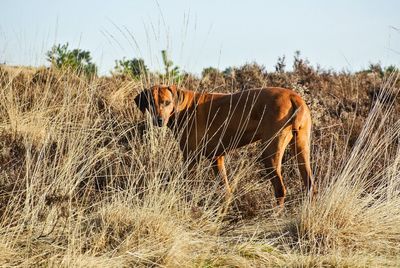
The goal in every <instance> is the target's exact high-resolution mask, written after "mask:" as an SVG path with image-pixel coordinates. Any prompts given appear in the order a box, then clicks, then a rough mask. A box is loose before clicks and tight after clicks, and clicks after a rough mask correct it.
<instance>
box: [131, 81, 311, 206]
mask: <svg viewBox="0 0 400 268" xmlns="http://www.w3.org/2000/svg"><path fill="white" fill-rule="evenodd" d="M135 103H136V105H137V106H138V107H139V109H140V110H141V111H142V112H143V113H145V111H146V110H148V111H149V112H150V114H151V116H152V120H153V124H155V125H157V126H168V127H169V128H171V129H172V130H173V132H174V133H175V134H177V135H176V137H177V138H178V141H179V144H180V148H181V150H182V152H183V155H184V157H185V159H187V160H188V161H189V165H190V168H191V167H192V166H193V164H194V163H195V162H196V161H198V159H199V156H200V155H203V156H205V157H207V158H209V159H210V160H212V161H213V167H214V170H215V172H216V173H217V174H218V173H219V175H220V176H221V177H222V179H223V180H224V182H225V185H226V188H227V192H228V193H229V194H230V193H231V189H230V186H229V181H228V177H227V174H226V169H225V164H224V155H225V154H226V153H227V152H229V151H230V150H232V149H236V148H239V147H242V146H244V145H247V144H250V143H253V142H256V141H259V140H261V141H262V144H263V145H264V146H263V152H262V158H261V161H262V162H263V164H264V165H265V167H266V169H267V173H268V175H267V176H268V177H269V178H270V179H271V182H272V185H273V188H274V192H275V197H276V198H277V203H278V205H280V206H283V203H284V198H285V195H286V189H285V186H284V183H283V180H282V175H281V166H282V157H283V154H284V151H285V149H286V147H287V146H288V145H289V144H291V145H292V146H291V147H292V148H293V150H294V153H295V155H296V158H297V160H298V167H299V169H300V173H301V176H302V179H303V182H304V185H305V186H306V188H307V190H308V191H309V192H310V193H311V194H312V193H314V191H315V188H314V183H313V179H312V174H311V168H310V134H311V116H310V110H309V109H308V107H307V105H306V104H305V102H304V101H303V100H302V98H301V97H300V96H299V95H298V94H296V93H295V92H294V91H292V90H289V89H284V88H275V87H269V88H263V89H252V90H246V91H240V92H237V93H233V94H222V93H200V92H194V91H189V90H183V89H177V88H176V86H162V85H157V86H153V87H151V88H150V89H147V90H144V91H142V92H141V93H140V94H139V95H137V96H136V98H135Z"/></svg>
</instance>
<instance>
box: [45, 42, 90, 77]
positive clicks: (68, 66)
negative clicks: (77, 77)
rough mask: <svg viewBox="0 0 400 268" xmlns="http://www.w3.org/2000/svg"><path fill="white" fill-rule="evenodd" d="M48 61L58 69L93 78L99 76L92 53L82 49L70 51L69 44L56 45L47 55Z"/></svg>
mask: <svg viewBox="0 0 400 268" xmlns="http://www.w3.org/2000/svg"><path fill="white" fill-rule="evenodd" d="M46 56H47V60H48V61H49V62H50V63H51V66H52V67H53V68H56V69H62V70H72V71H74V72H77V73H78V74H84V75H86V76H92V75H96V74H97V67H96V65H95V64H94V63H92V57H91V56H90V52H89V51H86V50H81V49H73V50H70V49H68V43H66V44H64V45H60V44H58V45H54V46H53V47H52V48H51V50H49V51H48V52H47V53H46Z"/></svg>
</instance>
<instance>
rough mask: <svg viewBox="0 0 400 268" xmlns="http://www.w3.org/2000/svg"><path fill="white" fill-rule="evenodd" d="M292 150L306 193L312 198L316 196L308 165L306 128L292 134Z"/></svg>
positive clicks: (308, 145) (308, 136) (308, 147)
mask: <svg viewBox="0 0 400 268" xmlns="http://www.w3.org/2000/svg"><path fill="white" fill-rule="evenodd" d="M291 146H292V150H293V153H294V155H295V158H296V159H297V165H298V168H299V170H300V174H301V177H302V179H303V183H304V186H305V188H306V189H307V192H308V193H309V194H310V195H311V196H313V195H314V194H316V189H315V186H314V181H313V178H312V171H311V165H310V130H309V129H307V128H303V129H300V130H298V131H295V132H294V139H293V142H292V145H291Z"/></svg>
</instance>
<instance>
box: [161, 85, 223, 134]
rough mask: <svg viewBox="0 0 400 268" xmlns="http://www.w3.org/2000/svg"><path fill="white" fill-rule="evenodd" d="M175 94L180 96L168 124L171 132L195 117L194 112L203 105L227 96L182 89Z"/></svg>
mask: <svg viewBox="0 0 400 268" xmlns="http://www.w3.org/2000/svg"><path fill="white" fill-rule="evenodd" d="M177 94H178V95H179V96H180V97H179V101H178V103H177V108H176V109H175V111H174V113H173V114H172V115H171V117H170V120H169V122H168V127H169V128H170V129H173V130H176V129H177V128H178V129H180V128H181V127H182V126H183V125H185V121H186V120H187V119H188V118H190V117H193V116H195V112H196V110H197V109H198V108H199V107H201V106H202V105H203V104H205V103H207V102H210V101H212V100H213V99H216V98H218V97H221V96H226V95H228V94H225V93H200V92H195V91H191V90H182V89H181V90H179V91H178V93H177Z"/></svg>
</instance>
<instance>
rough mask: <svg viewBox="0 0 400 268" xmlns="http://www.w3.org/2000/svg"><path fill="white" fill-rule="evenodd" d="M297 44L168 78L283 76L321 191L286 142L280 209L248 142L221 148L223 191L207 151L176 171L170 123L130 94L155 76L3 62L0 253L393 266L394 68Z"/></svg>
mask: <svg viewBox="0 0 400 268" xmlns="http://www.w3.org/2000/svg"><path fill="white" fill-rule="evenodd" d="M296 57H297V60H295V65H294V66H293V70H292V71H285V68H283V67H279V68H277V70H276V71H275V72H267V71H266V70H265V68H264V67H263V66H260V65H258V64H256V63H249V64H245V65H243V66H240V67H231V68H230V69H229V70H226V71H220V70H217V69H214V68H209V69H207V70H205V71H204V72H203V75H202V77H195V76H193V75H186V76H185V77H184V78H185V79H183V80H181V81H180V84H181V85H180V86H182V87H186V88H189V89H193V90H202V91H216V90H217V91H221V92H234V91H238V90H242V89H246V88H250V87H260V86H284V87H290V88H293V89H294V90H295V91H297V92H298V93H299V94H301V95H302V96H303V97H304V99H305V100H306V101H307V102H308V104H309V106H310V107H311V109H312V114H313V121H314V128H313V139H312V140H313V146H312V152H313V153H312V156H313V159H312V162H313V171H314V174H315V177H316V179H317V183H318V186H319V194H318V196H317V198H316V200H315V201H314V202H309V200H308V199H307V198H304V195H303V192H302V188H301V181H300V177H299V175H298V174H297V168H296V167H295V165H294V161H292V158H293V154H291V153H288V154H287V155H286V156H285V164H284V165H285V166H286V167H285V169H284V172H285V174H284V178H285V180H286V183H287V185H288V202H287V204H286V208H285V210H284V211H283V212H282V213H281V214H277V213H276V211H275V208H274V204H275V200H274V198H273V194H272V191H271V187H270V184H269V182H266V181H264V180H263V174H264V172H267V171H265V170H263V169H262V167H261V166H260V165H258V163H257V161H256V158H257V155H258V154H259V151H257V150H258V149H257V148H258V146H251V145H250V146H247V147H245V148H242V149H240V150H237V151H235V152H232V153H231V154H229V156H228V157H227V159H226V161H227V170H228V173H229V177H230V180H231V183H232V185H233V186H234V190H235V194H234V199H233V200H232V202H231V203H226V201H225V199H224V194H223V192H224V187H223V184H222V183H221V182H220V180H218V179H216V178H214V176H213V175H212V168H211V167H210V163H208V162H207V161H202V162H201V163H200V165H199V166H197V168H196V175H195V176H192V177H187V176H186V172H187V163H184V162H183V161H182V155H181V152H180V151H179V149H178V146H177V144H176V142H175V140H174V139H173V138H172V137H171V133H170V132H169V131H168V130H166V129H159V128H154V127H152V125H151V124H149V125H148V124H147V123H146V117H144V116H143V115H142V114H141V113H140V112H139V110H138V109H137V108H136V107H135V106H134V101H133V98H134V97H135V95H136V94H137V93H138V92H140V91H141V90H143V87H148V86H149V85H151V84H155V83H160V82H163V81H162V79H163V78H162V77H160V76H159V75H153V74H151V73H149V74H148V77H147V78H146V79H137V78H136V77H135V78H131V77H129V76H128V77H127V79H121V77H120V76H112V77H92V78H91V79H84V77H83V78H82V77H81V76H79V74H78V73H73V72H72V73H71V72H55V71H54V69H52V68H50V69H38V70H29V72H28V71H25V69H24V68H22V67H21V68H11V67H6V66H0V86H1V93H0V137H1V138H0V144H1V145H0V148H1V149H0V167H1V169H0V174H1V176H0V249H1V254H0V266H72V267H75V266H81V267H99V266H101V267H115V266H118V267H119V266H133V267H137V266H139V267H143V266H164V267H221V266H223V267H303V266H304V267H318V266H325V267H326V266H328V267H335V266H338V267H343V266H345V267H365V266H375V267H376V266H398V264H399V262H400V259H399V256H400V248H399V247H398V245H399V243H400V225H399V224H398V223H399V221H400V173H399V170H400V143H399V141H400V121H399V120H400V116H399V115H400V97H399V88H400V82H399V81H398V78H399V73H398V72H397V71H396V72H395V73H391V74H389V73H384V74H383V76H382V74H381V73H379V72H377V71H376V70H368V71H364V72H357V73H348V72H334V71H332V70H328V71H326V70H322V69H319V68H317V69H316V68H314V67H312V66H310V64H309V63H308V62H307V61H306V60H305V59H302V58H301V57H300V55H299V54H296ZM56 58H57V57H56ZM56 62H57V61H55V64H56ZM282 63H284V60H279V61H278V65H279V66H284V64H282ZM168 65H169V67H168V69H166V73H168V72H171V68H172V67H171V66H173V64H168ZM383 69H384V68H383ZM182 77H183V76H182ZM160 79H161V80H160ZM146 126H147V127H146ZM144 129H147V130H144ZM225 207H227V208H228V209H227V210H226V211H225V210H224V208H225Z"/></svg>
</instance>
